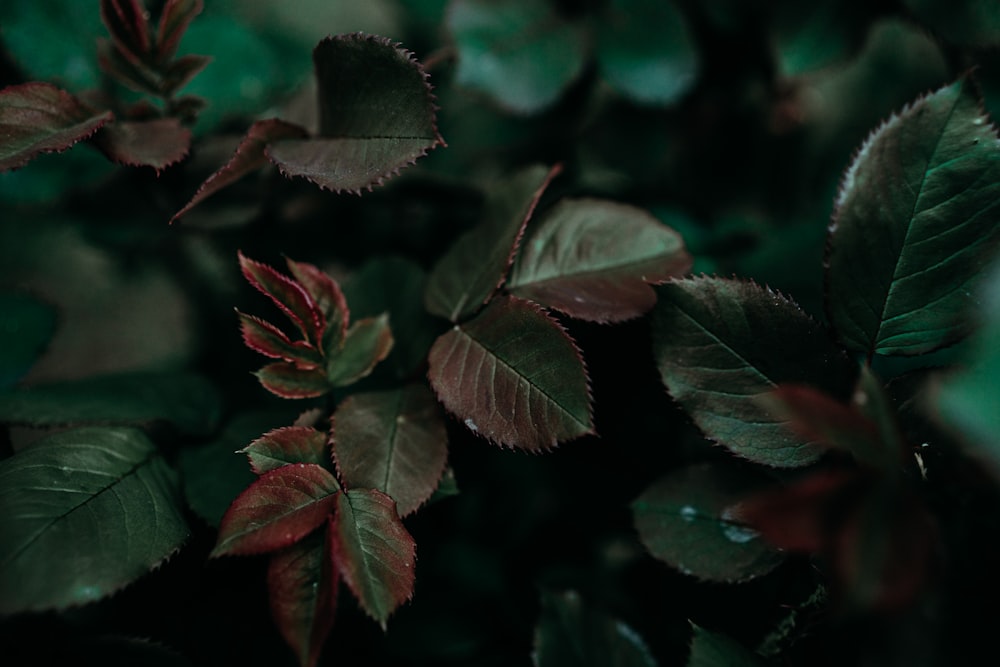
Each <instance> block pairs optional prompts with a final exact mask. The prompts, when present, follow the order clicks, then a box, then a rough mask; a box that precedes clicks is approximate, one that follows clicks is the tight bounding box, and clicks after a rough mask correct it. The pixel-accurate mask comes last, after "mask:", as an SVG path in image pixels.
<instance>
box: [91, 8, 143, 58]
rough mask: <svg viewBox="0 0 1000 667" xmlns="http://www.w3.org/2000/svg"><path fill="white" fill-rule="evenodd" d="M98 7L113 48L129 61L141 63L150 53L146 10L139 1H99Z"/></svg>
mask: <svg viewBox="0 0 1000 667" xmlns="http://www.w3.org/2000/svg"><path fill="white" fill-rule="evenodd" d="M100 6H101V20H102V21H103V22H104V26H105V27H106V28H107V29H108V32H109V33H110V34H111V39H112V40H113V42H114V44H115V48H116V49H117V50H118V52H119V53H121V54H122V56H124V57H125V58H127V59H128V60H129V61H134V62H141V61H142V59H143V57H144V56H145V55H146V54H147V53H149V51H150V35H149V26H148V24H147V23H146V8H145V7H143V6H142V3H141V2H140V0H101V5H100Z"/></svg>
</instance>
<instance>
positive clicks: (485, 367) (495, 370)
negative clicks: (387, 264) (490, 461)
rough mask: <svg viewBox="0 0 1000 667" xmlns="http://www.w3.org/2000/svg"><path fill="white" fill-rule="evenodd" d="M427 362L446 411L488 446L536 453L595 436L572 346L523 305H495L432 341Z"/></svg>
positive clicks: (508, 301)
mask: <svg viewBox="0 0 1000 667" xmlns="http://www.w3.org/2000/svg"><path fill="white" fill-rule="evenodd" d="M428 361H429V363H430V369H429V370H428V373H427V376H428V378H429V379H430V382H431V386H432V387H433V388H434V391H435V392H436V393H437V396H438V398H439V399H440V400H441V402H442V403H443V404H444V406H445V408H447V409H448V411H449V412H451V413H452V414H454V415H455V416H456V417H458V418H459V419H460V420H462V421H463V422H464V423H465V425H466V426H467V427H468V428H469V430H471V431H473V432H474V433H477V434H478V435H481V436H482V437H484V438H486V439H488V440H489V441H490V442H493V443H496V444H498V445H500V446H503V447H513V448H517V449H524V450H528V451H541V450H545V449H549V448H551V447H555V446H556V445H557V444H559V443H560V442H565V441H567V440H572V439H574V438H578V437H580V436H583V435H588V434H592V433H593V432H594V422H593V417H592V412H591V400H590V387H589V380H588V378H587V369H586V368H585V366H584V364H583V358H582V357H581V356H580V352H579V350H578V349H577V347H576V344H575V343H574V342H573V340H572V339H571V338H570V337H569V336H568V335H567V334H566V332H565V331H564V330H563V329H562V327H561V326H559V324H558V323H557V322H556V321H555V320H553V319H552V318H551V317H550V316H549V315H547V314H546V313H545V311H543V310H542V309H541V308H539V307H538V306H536V305H534V304H532V303H530V302H528V301H523V300H521V299H518V298H516V297H503V298H501V299H497V300H495V301H494V302H493V303H491V304H490V305H489V307H487V308H486V309H484V310H483V312H481V313H480V314H479V315H478V316H476V317H475V318H474V319H472V320H471V321H469V322H467V323H466V324H463V325H461V326H455V327H453V328H452V329H451V330H450V331H448V332H447V333H445V334H444V335H443V336H441V337H440V338H438V339H437V341H435V343H434V346H433V347H431V351H430V355H429V357H428Z"/></svg>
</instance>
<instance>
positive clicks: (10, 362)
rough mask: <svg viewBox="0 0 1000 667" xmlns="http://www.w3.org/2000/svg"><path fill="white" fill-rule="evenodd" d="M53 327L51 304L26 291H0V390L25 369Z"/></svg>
mask: <svg viewBox="0 0 1000 667" xmlns="http://www.w3.org/2000/svg"><path fill="white" fill-rule="evenodd" d="M55 328H56V312H55V310H54V309H53V308H52V306H50V305H48V304H47V303H45V302H43V301H40V300H38V299H36V298H34V297H32V296H31V295H29V294H27V293H25V292H13V291H12V292H6V291H5V292H0V390H6V389H9V388H10V387H13V386H14V383H16V382H17V381H18V380H20V379H21V377H22V376H23V375H24V374H25V373H27V372H28V370H29V369H30V368H31V365H32V364H33V363H35V360H36V359H37V358H38V357H39V356H41V354H42V352H43V351H44V350H45V346H46V345H48V343H49V340H50V339H51V338H52V334H53V332H54V331H55Z"/></svg>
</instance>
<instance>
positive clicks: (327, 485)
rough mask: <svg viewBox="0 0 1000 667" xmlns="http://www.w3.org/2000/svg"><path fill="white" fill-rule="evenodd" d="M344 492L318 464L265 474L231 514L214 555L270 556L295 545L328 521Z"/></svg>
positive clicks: (238, 499) (226, 517)
mask: <svg viewBox="0 0 1000 667" xmlns="http://www.w3.org/2000/svg"><path fill="white" fill-rule="evenodd" d="M339 490H340V489H339V485H338V484H337V480H336V479H334V477H333V475H331V474H330V473H329V472H328V471H327V470H326V469H324V468H323V467H322V466H318V465H314V464H308V463H300V464H298V465H293V466H282V467H280V468H277V469H275V470H272V471H270V472H266V473H264V474H263V475H261V476H260V478H259V479H257V480H256V481H255V482H254V483H253V484H251V485H250V486H249V487H248V488H247V489H246V490H245V491H244V492H243V493H241V494H240V495H238V496H237V497H236V500H234V501H233V504H232V505H230V506H229V509H228V510H226V514H225V515H224V516H223V517H222V523H221V524H220V525H219V538H218V541H217V543H216V545H215V549H213V550H212V553H211V556H212V557H217V556H226V555H250V554H260V553H267V552H269V551H277V550H278V549H283V548H285V547H287V546H290V545H292V544H294V543H295V542H297V541H299V540H300V539H302V538H303V537H305V536H306V535H308V534H309V533H311V532H312V531H314V530H316V528H318V527H319V526H321V525H322V524H323V522H324V521H326V518H327V516H328V515H329V514H330V513H331V512H333V510H334V507H335V506H336V502H337V495H338V491H339Z"/></svg>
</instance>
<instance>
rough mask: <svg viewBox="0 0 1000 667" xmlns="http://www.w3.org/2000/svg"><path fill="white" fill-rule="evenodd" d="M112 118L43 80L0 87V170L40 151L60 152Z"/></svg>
mask: <svg viewBox="0 0 1000 667" xmlns="http://www.w3.org/2000/svg"><path fill="white" fill-rule="evenodd" d="M113 119H114V114H112V113H111V112H110V111H98V110H96V109H91V108H89V107H88V106H87V105H85V104H84V103H83V102H82V101H81V100H80V99H78V98H76V97H74V96H73V95H70V94H69V93H67V92H66V91H64V90H60V89H59V88H56V87H55V86H52V85H50V84H47V83H38V82H32V83H24V84H21V85H19V86H9V87H7V88H4V89H3V90H0V172H2V171H8V170H10V169H18V168H20V167H23V166H24V165H26V164H28V162H30V161H31V160H32V159H33V158H35V157H37V156H38V155H39V154H41V153H53V152H61V151H64V150H66V149H67V148H69V147H71V146H72V145H73V144H75V143H77V142H78V141H81V140H83V139H86V138H87V137H90V136H91V135H93V134H94V133H95V132H97V131H98V130H99V129H100V128H101V127H102V126H103V125H104V124H105V123H108V122H110V121H111V120H113Z"/></svg>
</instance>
